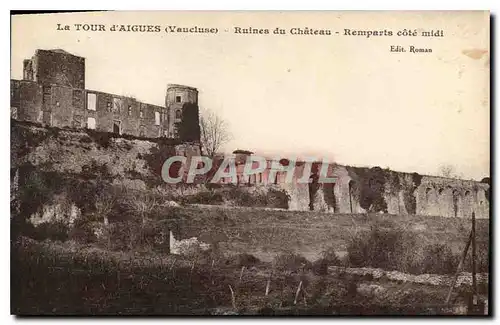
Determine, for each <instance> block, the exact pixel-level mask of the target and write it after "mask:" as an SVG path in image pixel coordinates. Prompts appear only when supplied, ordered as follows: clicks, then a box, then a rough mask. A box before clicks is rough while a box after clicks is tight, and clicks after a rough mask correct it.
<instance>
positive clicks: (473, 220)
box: [471, 212, 477, 306]
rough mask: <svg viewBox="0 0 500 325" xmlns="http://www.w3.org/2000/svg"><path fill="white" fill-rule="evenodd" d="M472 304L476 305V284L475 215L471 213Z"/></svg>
mask: <svg viewBox="0 0 500 325" xmlns="http://www.w3.org/2000/svg"><path fill="white" fill-rule="evenodd" d="M471 232H472V304H473V305H474V306H476V305H477V283H476V215H475V213H474V212H472V230H471Z"/></svg>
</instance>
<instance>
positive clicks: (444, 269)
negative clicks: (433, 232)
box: [421, 244, 459, 274]
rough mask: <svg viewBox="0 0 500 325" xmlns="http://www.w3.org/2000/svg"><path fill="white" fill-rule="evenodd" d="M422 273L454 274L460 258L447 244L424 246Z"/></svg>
mask: <svg viewBox="0 0 500 325" xmlns="http://www.w3.org/2000/svg"><path fill="white" fill-rule="evenodd" d="M423 255H424V258H423V260H422V269H421V273H434V274H452V273H453V272H455V270H456V268H457V265H458V262H459V259H458V256H456V255H454V254H453V252H452V251H451V248H450V247H448V246H447V245H446V244H431V245H427V246H425V247H424V250H423Z"/></svg>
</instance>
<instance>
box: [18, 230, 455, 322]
mask: <svg viewBox="0 0 500 325" xmlns="http://www.w3.org/2000/svg"><path fill="white" fill-rule="evenodd" d="M68 246H69V245H68V244H67V243H66V244H62V243H54V242H43V243H40V242H36V241H33V240H30V239H26V238H21V239H20V240H19V241H17V242H16V243H14V244H13V247H12V253H13V258H12V262H13V266H14V269H13V270H12V288H13V296H12V304H11V308H12V310H11V312H12V313H14V314H18V315H88V314H92V315H193V314H204V315H207V314H209V315H213V314H226V315H227V314H243V315H244V314H248V315H266V314H274V315H290V314H305V315H315V314H317V315H339V314H350V315H364V314H366V315H369V314H405V315H408V314H416V315H419V314H425V315H429V314H430V315H432V314H448V313H452V312H453V310H451V309H449V308H444V307H443V302H444V297H445V296H446V293H447V290H448V288H447V287H440V286H430V285H421V284H419V285H416V284H411V283H401V282H394V281H388V280H384V279H378V280H373V279H372V278H371V277H368V276H359V275H358V276H355V275H349V274H346V273H342V272H340V273H335V274H321V272H317V270H315V269H308V270H304V269H303V268H302V269H301V268H300V267H296V268H291V267H290V265H285V264H284V265H282V266H281V267H276V265H274V266H272V265H271V264H269V263H263V262H258V261H254V262H252V263H248V260H245V259H234V258H233V259H230V260H229V262H228V260H225V261H223V260H217V261H216V262H215V263H213V262H212V263H210V262H208V260H207V261H199V262H198V263H193V261H192V260H189V259H184V258H181V257H174V256H163V255H158V254H146V255H142V256H136V255H133V254H124V253H118V252H106V251H102V250H98V249H95V248H88V247H87V248H85V247H82V246H79V245H75V244H73V246H71V247H68ZM207 262H208V263H207ZM299 287H300V288H301V290H298V288H299ZM266 291H267V292H268V293H267V294H266ZM231 292H233V294H231ZM297 292H298V293H297ZM463 292H464V290H463V288H462V289H458V290H456V292H455V293H454V294H453V302H454V304H457V303H461V304H463V301H464V299H465V298H464V296H463Z"/></svg>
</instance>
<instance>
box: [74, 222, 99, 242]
mask: <svg viewBox="0 0 500 325" xmlns="http://www.w3.org/2000/svg"><path fill="white" fill-rule="evenodd" d="M68 237H69V238H70V239H72V240H75V241H76V242H79V243H83V244H89V243H94V242H96V241H97V236H96V235H95V234H94V230H93V229H92V223H91V222H85V220H84V219H83V218H80V219H78V220H77V221H76V222H75V224H74V225H73V228H72V229H71V230H70V231H69V234H68Z"/></svg>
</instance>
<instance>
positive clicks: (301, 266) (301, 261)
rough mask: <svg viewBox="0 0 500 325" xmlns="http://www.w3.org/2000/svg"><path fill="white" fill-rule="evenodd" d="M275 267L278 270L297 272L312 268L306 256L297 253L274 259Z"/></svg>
mask: <svg viewBox="0 0 500 325" xmlns="http://www.w3.org/2000/svg"><path fill="white" fill-rule="evenodd" d="M273 265H274V267H275V268H276V269H277V270H281V271H290V272H297V271H301V270H306V269H310V268H311V267H312V264H311V262H309V261H308V260H307V259H306V258H305V257H304V256H301V255H299V254H295V253H284V254H281V255H278V256H276V257H275V258H274V261H273Z"/></svg>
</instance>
